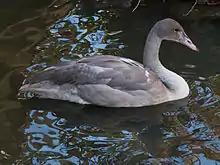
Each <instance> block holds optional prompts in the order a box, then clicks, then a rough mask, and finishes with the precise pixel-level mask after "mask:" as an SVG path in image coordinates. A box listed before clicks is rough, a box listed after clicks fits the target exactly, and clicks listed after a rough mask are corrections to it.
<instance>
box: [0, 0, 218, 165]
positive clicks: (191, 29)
mask: <svg viewBox="0 0 220 165" xmlns="http://www.w3.org/2000/svg"><path fill="white" fill-rule="evenodd" d="M21 6H22V9H23V10H22V11H21V10H20V7H21ZM153 12H156V9H154V8H153V9H150V8H148V7H141V8H139V9H138V10H136V11H135V12H133V13H132V12H131V11H130V10H129V9H128V8H123V9H122V8H120V9H110V8H102V7H100V8H99V9H95V8H91V7H88V6H87V5H86V4H85V3H83V2H81V1H74V2H69V1H56V3H51V2H50V1H45V2H44V3H42V2H35V3H33V4H32V3H27V4H26V3H25V4H22V5H17V7H15V6H11V5H5V6H2V7H1V8H0V13H1V18H2V19H1V20H2V21H1V24H0V29H1V33H0V42H1V44H0V48H1V49H0V63H1V65H0V68H1V69H0V87H1V92H0V99H1V100H0V132H1V136H0V160H1V162H2V163H3V164H36V165H38V164H220V155H219V153H220V141H219V134H220V129H219V126H220V122H219V118H220V105H219V94H220V77H219V75H218V74H219V70H220V66H219V61H220V55H219V54H220V45H219V39H220V38H219V35H218V34H219V33H220V32H219V30H218V29H219V27H220V24H219V23H218V21H211V20H208V21H207V20H206V21H181V20H179V21H180V23H181V24H182V25H183V27H184V29H185V31H186V32H187V34H188V35H189V36H190V37H191V38H192V40H193V41H194V43H196V44H197V46H198V47H199V48H200V53H195V52H192V51H191V50H188V49H187V48H185V47H183V46H181V45H178V44H176V43H170V42H164V43H163V44H162V48H161V53H160V54H161V56H160V57H161V60H162V61H163V64H164V65H166V66H167V67H168V68H170V69H172V70H174V71H176V72H178V73H179V74H181V75H182V76H183V77H185V78H186V80H187V81H188V83H189V84H190V89H191V91H192V93H191V95H190V98H189V100H188V99H184V100H180V101H177V102H173V103H166V104H162V105H158V106H153V107H143V108H135V109H134V108H127V109H114V108H101V107H96V106H87V107H83V106H80V105H76V104H72V103H68V102H61V101H54V100H32V101H28V102H19V101H18V100H17V98H16V94H17V90H18V88H19V86H20V85H21V82H22V80H23V79H24V77H25V76H26V75H27V74H28V73H33V72H38V71H40V70H42V69H43V68H45V67H47V66H51V65H53V64H56V63H58V62H63V61H68V60H74V59H77V58H81V57H85V56H93V55H100V54H113V55H120V56H124V57H129V58H132V59H135V60H138V61H140V62H141V59H142V51H143V46H144V41H145V38H146V36H147V33H148V31H149V29H150V27H151V26H152V25H153V24H154V23H155V21H156V20H158V19H161V18H163V17H168V16H169V17H172V15H163V14H164V13H160V12H159V13H158V11H157V14H153ZM160 14H161V15H160ZM153 15H154V16H153ZM187 103H188V104H187Z"/></svg>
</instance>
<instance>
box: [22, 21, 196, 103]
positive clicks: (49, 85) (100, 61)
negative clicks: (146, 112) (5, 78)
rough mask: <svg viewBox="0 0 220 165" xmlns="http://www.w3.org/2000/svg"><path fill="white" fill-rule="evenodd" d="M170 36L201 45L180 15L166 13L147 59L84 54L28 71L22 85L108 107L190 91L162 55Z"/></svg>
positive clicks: (154, 30) (154, 100) (55, 96)
mask: <svg viewBox="0 0 220 165" xmlns="http://www.w3.org/2000/svg"><path fill="white" fill-rule="evenodd" d="M173 30H174V31H175V32H174V31H173ZM169 33H170V34H169ZM164 39H167V40H173V41H177V42H180V43H182V44H184V45H186V46H188V47H190V48H191V49H193V50H197V48H196V47H195V45H193V43H192V42H191V40H190V39H189V38H188V37H187V35H186V34H185V32H184V30H183V29H182V27H181V26H180V25H179V24H178V23H177V22H176V21H174V20H172V19H164V20H162V21H158V22H157V23H156V24H155V25H154V27H153V28H152V30H151V31H150V33H149V35H148V38H147V41H146V45H145V49H144V58H143V65H142V64H140V63H138V62H136V61H133V60H131V59H128V58H122V57H117V56H107V55H105V56H104V55H103V56H93V57H87V58H82V59H80V60H77V61H72V62H65V63H62V64H60V65H57V66H54V67H50V68H47V69H46V70H44V71H43V72H40V73H38V74H36V75H32V76H30V77H28V78H27V79H26V80H25V81H24V84H23V86H22V87H21V88H20V91H21V92H32V93H34V94H36V96H37V97H40V98H51V99H60V100H67V101H71V102H76V103H80V104H96V105H100V106H106V107H141V106H148V105H155V104H160V103H163V102H167V101H172V100H178V99H182V98H185V97H187V96H188V94H189V87H188V85H187V83H186V81H185V80H184V79H183V78H182V77H180V76H179V75H177V74H176V73H174V72H172V71H170V70H168V69H166V68H165V67H164V66H163V65H162V64H161V63H160V61H159V57H158V53H159V48H160V44H161V42H162V40H164Z"/></svg>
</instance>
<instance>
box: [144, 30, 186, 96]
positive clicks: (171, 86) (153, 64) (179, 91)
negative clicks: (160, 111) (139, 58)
mask: <svg viewBox="0 0 220 165" xmlns="http://www.w3.org/2000/svg"><path fill="white" fill-rule="evenodd" d="M154 28H155V27H154ZM154 28H152V29H151V31H150V33H149V35H148V37H147V40H146V44H145V47H144V56H143V64H144V67H145V68H149V69H151V70H152V71H153V72H155V73H156V75H157V76H158V77H159V78H160V80H161V81H162V82H163V83H164V84H166V87H167V91H168V92H169V97H170V100H175V99H181V98H185V97H187V96H188V94H189V86H188V84H187V82H186V81H185V80H184V79H183V78H182V77H181V76H179V75H177V74H176V73H174V72H172V71H170V70H168V69H167V68H165V67H164V66H163V65H162V64H161V62H160V60H159V49H160V45H161V42H162V39H161V38H159V37H158V36H157V34H156V33H155V32H154V31H155V29H154Z"/></svg>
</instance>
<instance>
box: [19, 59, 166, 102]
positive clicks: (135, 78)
mask: <svg viewBox="0 0 220 165" xmlns="http://www.w3.org/2000/svg"><path fill="white" fill-rule="evenodd" d="M48 84H49V85H48ZM45 85H46V86H47V87H46V88H53V85H59V86H62V85H68V87H73V88H75V87H77V89H79V95H80V96H81V97H82V98H83V99H84V100H86V101H87V102H91V103H94V104H98V103H100V102H101V100H102V102H105V101H106V100H109V101H108V102H109V103H108V104H113V103H114V102H115V101H114V100H115V98H112V97H114V96H118V97H121V98H128V96H127V95H128V94H129V95H135V93H134V92H136V91H138V92H140V91H141V92H142V93H143V92H145V93H147V91H149V94H150V93H151V92H150V91H152V88H153V90H154V93H157V92H155V90H158V92H159V91H160V90H161V89H158V85H159V86H163V85H162V84H161V82H160V81H159V80H158V78H157V77H156V76H155V75H154V74H153V73H152V72H151V71H146V70H145V69H144V68H143V67H142V66H141V64H139V63H137V62H135V61H133V60H131V61H129V59H128V60H127V59H125V58H122V59H121V58H118V57H114V56H96V57H90V58H84V59H81V60H78V61H73V62H68V63H66V65H58V66H54V67H51V68H48V69H46V70H44V71H43V72H40V73H38V74H36V75H32V76H30V77H28V78H27V79H26V80H25V82H24V85H23V86H22V87H21V91H29V90H30V91H31V89H34V88H45ZM94 95H96V97H92V96H94ZM97 95H99V96H97ZM120 95H121V96H120ZM152 97H154V96H152ZM103 98H105V101H103Z"/></svg>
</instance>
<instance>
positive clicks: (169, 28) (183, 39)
mask: <svg viewBox="0 0 220 165" xmlns="http://www.w3.org/2000/svg"><path fill="white" fill-rule="evenodd" d="M155 26H156V31H157V35H158V37H160V38H161V39H162V40H170V41H175V42H178V43H181V44H183V45H185V46H187V47H189V48H190V49H192V50H194V51H199V50H198V48H197V47H196V46H195V45H194V44H193V42H192V41H191V39H190V38H189V37H188V36H187V35H186V33H185V31H184V29H183V28H182V26H181V25H180V24H179V23H178V22H176V21H175V20H173V19H170V18H166V19H163V20H161V21H158V22H157V23H156V25H155Z"/></svg>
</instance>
